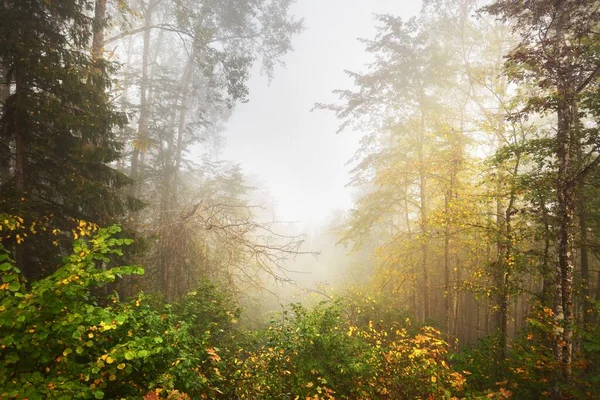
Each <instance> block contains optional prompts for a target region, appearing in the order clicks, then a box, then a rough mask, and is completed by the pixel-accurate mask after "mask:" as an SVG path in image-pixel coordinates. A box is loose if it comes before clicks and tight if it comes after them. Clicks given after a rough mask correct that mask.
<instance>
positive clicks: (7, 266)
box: [0, 254, 12, 271]
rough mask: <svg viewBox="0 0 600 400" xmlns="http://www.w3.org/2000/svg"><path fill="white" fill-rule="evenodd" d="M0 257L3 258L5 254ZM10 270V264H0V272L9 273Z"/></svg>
mask: <svg viewBox="0 0 600 400" xmlns="http://www.w3.org/2000/svg"><path fill="white" fill-rule="evenodd" d="M0 256H5V257H6V254H0ZM11 269H12V264H9V263H2V264H0V271H10V270H11Z"/></svg>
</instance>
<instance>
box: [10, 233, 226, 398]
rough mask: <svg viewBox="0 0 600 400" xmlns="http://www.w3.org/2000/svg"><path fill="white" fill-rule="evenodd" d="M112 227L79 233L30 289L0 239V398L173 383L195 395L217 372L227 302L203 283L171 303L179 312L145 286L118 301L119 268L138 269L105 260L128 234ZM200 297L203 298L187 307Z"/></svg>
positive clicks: (161, 387)
mask: <svg viewBox="0 0 600 400" xmlns="http://www.w3.org/2000/svg"><path fill="white" fill-rule="evenodd" d="M119 231H120V228H118V227H110V228H106V229H100V230H99V232H98V233H97V234H96V235H95V236H93V237H92V238H80V239H77V240H76V241H75V242H74V244H73V253H72V254H71V255H70V256H68V257H66V258H65V259H64V261H63V263H62V265H61V266H60V268H59V269H58V270H57V271H56V272H55V273H53V274H52V275H50V276H49V277H47V278H45V279H42V280H39V281H37V282H34V283H33V284H32V285H31V289H28V288H27V287H26V286H25V284H24V279H23V277H22V276H21V275H20V273H19V271H18V269H17V268H16V267H15V266H14V263H13V262H12V260H11V259H10V257H9V255H8V254H7V252H6V251H5V249H4V248H1V247H0V260H1V266H0V270H1V271H2V282H3V284H2V285H1V286H0V287H1V292H0V296H1V298H0V337H1V344H0V346H1V348H2V358H1V360H0V398H8V397H11V398H14V397H17V398H29V399H41V398H48V399H52V398H54V399H67V398H68V399H71V398H141V397H142V396H144V395H145V394H148V392H149V391H152V393H153V394H152V393H151V394H149V396H150V397H149V398H152V397H151V396H153V395H156V394H157V393H159V394H169V393H176V391H178V390H181V393H183V392H184V391H187V392H189V393H190V394H191V395H195V396H194V397H199V396H200V395H208V394H210V393H212V391H213V389H212V387H213V385H214V384H215V382H218V383H220V382H222V381H223V378H222V376H221V375H220V373H219V370H218V367H219V365H220V363H219V362H220V357H219V356H218V354H217V351H218V350H217V348H216V347H215V344H216V343H219V342H220V341H223V338H222V337H220V335H221V336H223V334H224V332H225V331H224V330H223V329H222V327H223V326H225V323H224V320H227V321H229V325H231V319H232V316H235V312H236V311H235V308H231V309H230V311H227V309H226V308H225V306H226V301H227V300H226V299H225V298H223V297H220V296H219V295H218V294H217V289H216V288H215V287H214V286H210V285H204V286H203V287H201V288H200V289H201V290H202V294H201V295H198V294H192V295H190V296H189V297H188V298H187V299H186V300H184V301H183V302H182V303H181V304H179V305H177V306H175V307H173V308H175V309H176V310H177V312H179V313H181V314H180V315H178V314H177V313H176V312H174V311H173V308H172V307H169V306H167V307H163V308H162V309H160V308H157V307H152V306H150V303H149V302H148V301H147V300H146V298H145V297H144V296H143V295H138V296H136V297H134V298H132V299H131V300H130V301H128V302H120V301H119V299H118V297H117V295H116V294H112V295H108V294H106V285H107V284H110V283H112V282H114V281H115V279H117V278H118V277H121V276H123V275H126V274H141V273H142V272H143V270H142V269H141V268H139V267H133V266H125V267H109V263H110V261H111V260H110V258H111V256H121V255H122V251H121V249H120V247H121V246H124V245H128V244H130V243H131V240H129V239H121V238H117V237H115V235H117V234H118V232H119ZM198 304H204V306H205V307H204V308H203V309H196V310H195V311H192V310H194V308H195V306H197V305H198ZM215 310H218V312H214V311H215ZM209 321H212V323H207V322H209ZM217 326H218V327H219V328H220V329H217ZM216 390H217V391H218V389H216ZM182 398H183V397H182Z"/></svg>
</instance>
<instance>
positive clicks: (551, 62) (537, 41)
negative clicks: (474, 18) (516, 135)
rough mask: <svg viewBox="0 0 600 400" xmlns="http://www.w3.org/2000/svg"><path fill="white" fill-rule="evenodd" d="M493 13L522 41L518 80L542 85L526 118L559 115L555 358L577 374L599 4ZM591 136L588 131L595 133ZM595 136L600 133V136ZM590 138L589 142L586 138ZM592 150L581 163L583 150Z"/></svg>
mask: <svg viewBox="0 0 600 400" xmlns="http://www.w3.org/2000/svg"><path fill="white" fill-rule="evenodd" d="M486 10H487V11H488V12H490V13H491V14H493V15H496V16H498V17H500V18H502V19H504V20H506V21H509V22H511V23H512V24H513V27H514V30H515V31H516V32H517V33H519V34H520V35H521V38H522V39H521V43H520V44H519V45H518V46H517V47H516V48H515V49H514V50H512V51H511V52H510V53H509V55H508V62H507V68H508V74H509V76H510V77H511V78H512V79H513V80H514V81H515V82H528V83H530V84H532V85H534V86H536V87H537V88H538V91H537V93H536V94H535V95H534V96H531V97H529V98H528V99H527V106H526V108H525V110H524V112H525V113H532V112H541V113H544V114H550V115H551V116H554V117H555V118H556V123H555V132H556V133H555V135H553V136H552V137H551V138H552V140H553V144H554V151H553V154H552V155H553V156H554V157H556V161H555V164H554V168H555V169H556V177H555V180H554V185H555V193H556V195H555V196H556V198H555V201H556V206H555V210H554V213H555V215H556V239H557V260H556V262H555V265H556V269H555V281H554V288H555V293H554V314H555V318H556V323H557V325H558V328H557V329H556V332H555V340H554V354H555V358H556V360H558V361H561V363H562V368H563V376H564V379H565V380H567V381H568V380H569V379H570V376H571V372H572V357H573V324H574V305H573V288H574V282H573V279H574V260H573V248H574V247H575V232H574V229H573V228H574V223H575V212H576V207H577V191H576V189H577V186H578V182H579V181H580V180H581V179H582V178H583V177H584V176H585V175H587V174H588V173H590V171H592V170H593V169H594V168H596V166H597V165H598V163H599V162H600V158H599V157H598V156H594V152H595V150H596V149H595V145H594V143H596V140H595V139H596V138H595V137H590V136H587V135H583V132H582V129H580V121H581V120H582V118H584V117H585V116H586V115H589V116H594V115H596V114H597V112H596V110H594V109H591V108H588V102H587V101H586V100H587V99H589V97H590V96H591V95H592V94H595V93H594V92H596V91H597V85H598V83H597V79H596V77H597V76H598V74H599V73H600V54H599V53H598V51H597V49H596V43H597V42H598V39H599V37H598V33H597V32H596V27H597V21H598V18H599V17H600V11H599V9H598V2H597V1H579V0H573V1H548V0H538V1H532V2H528V3H526V4H525V3H522V2H513V1H496V2H494V3H493V4H492V5H490V6H488V7H487V8H486ZM590 133H591V132H590V131H588V132H587V134H588V135H589V134H590ZM594 134H595V132H594ZM586 136H587V137H586ZM582 145H583V146H584V149H585V150H587V151H586V154H585V155H584V156H583V157H582V159H584V160H586V161H587V162H584V163H582V165H581V164H580V165H578V163H577V152H578V149H579V147H580V146H582Z"/></svg>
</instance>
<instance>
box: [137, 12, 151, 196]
mask: <svg viewBox="0 0 600 400" xmlns="http://www.w3.org/2000/svg"><path fill="white" fill-rule="evenodd" d="M155 3H156V0H149V3H148V6H147V8H146V15H145V18H144V28H145V29H144V39H143V51H142V77H141V81H140V116H139V118H138V134H137V140H136V141H135V143H134V145H133V152H132V155H131V179H133V185H132V190H131V196H132V197H134V198H138V197H139V195H140V191H141V183H142V182H141V177H142V169H143V167H144V166H143V162H142V158H143V153H145V151H146V150H145V149H146V146H147V142H148V120H149V118H150V108H149V104H148V87H149V82H148V66H149V61H150V45H151V43H150V39H151V38H150V33H151V28H152V12H153V9H154V6H155Z"/></svg>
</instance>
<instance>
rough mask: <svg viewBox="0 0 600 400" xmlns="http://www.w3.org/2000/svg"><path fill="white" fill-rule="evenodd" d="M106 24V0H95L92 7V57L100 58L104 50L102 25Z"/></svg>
mask: <svg viewBox="0 0 600 400" xmlns="http://www.w3.org/2000/svg"><path fill="white" fill-rule="evenodd" d="M105 24H106V0H96V6H95V8H94V22H93V26H92V29H93V39H92V57H93V58H94V59H101V58H102V57H103V52H104V26H105Z"/></svg>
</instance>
